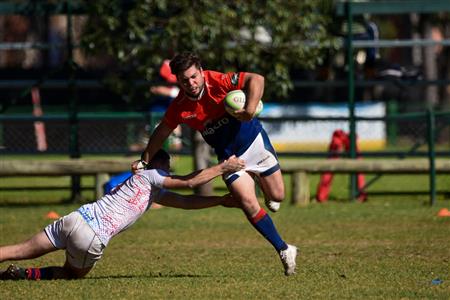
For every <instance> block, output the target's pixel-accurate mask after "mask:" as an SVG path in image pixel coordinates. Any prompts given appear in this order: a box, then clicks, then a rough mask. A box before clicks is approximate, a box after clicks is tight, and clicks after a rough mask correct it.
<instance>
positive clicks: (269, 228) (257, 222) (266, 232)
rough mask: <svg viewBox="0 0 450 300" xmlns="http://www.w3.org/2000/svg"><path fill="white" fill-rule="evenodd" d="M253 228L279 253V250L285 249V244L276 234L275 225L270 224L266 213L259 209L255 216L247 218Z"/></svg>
mask: <svg viewBox="0 0 450 300" xmlns="http://www.w3.org/2000/svg"><path fill="white" fill-rule="evenodd" d="M248 219H249V221H250V223H252V225H253V227H255V228H256V230H258V232H259V233H261V234H262V235H263V236H264V237H265V238H266V240H268V241H269V242H270V243H271V244H272V246H273V247H274V248H275V249H276V250H277V252H280V251H281V250H286V249H287V247H288V246H287V244H286V243H285V242H284V241H283V240H282V239H281V237H280V235H279V234H278V231H277V229H276V228H275V225H274V224H273V222H272V218H271V217H270V216H269V215H268V214H267V213H266V211H265V210H264V209H263V208H261V209H260V210H259V212H258V213H257V214H256V216H254V217H251V218H248Z"/></svg>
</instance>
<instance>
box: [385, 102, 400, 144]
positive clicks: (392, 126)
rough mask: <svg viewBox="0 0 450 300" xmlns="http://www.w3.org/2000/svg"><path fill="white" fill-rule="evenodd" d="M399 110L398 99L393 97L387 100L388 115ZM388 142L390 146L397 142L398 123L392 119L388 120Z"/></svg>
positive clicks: (392, 114)
mask: <svg viewBox="0 0 450 300" xmlns="http://www.w3.org/2000/svg"><path fill="white" fill-rule="evenodd" d="M397 112H398V104H397V100H395V99H392V100H390V101H388V102H387V115H388V117H391V116H394V115H396V114H397ZM386 129H387V142H388V145H389V146H393V145H395V144H397V123H396V121H394V120H392V119H388V121H387V128H386Z"/></svg>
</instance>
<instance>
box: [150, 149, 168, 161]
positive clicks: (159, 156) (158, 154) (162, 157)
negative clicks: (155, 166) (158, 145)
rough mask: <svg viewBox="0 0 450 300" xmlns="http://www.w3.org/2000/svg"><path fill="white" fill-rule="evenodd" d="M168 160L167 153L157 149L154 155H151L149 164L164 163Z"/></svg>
mask: <svg viewBox="0 0 450 300" xmlns="http://www.w3.org/2000/svg"><path fill="white" fill-rule="evenodd" d="M166 160H170V155H169V153H167V151H166V150H164V149H159V150H158V151H157V152H156V153H155V155H153V158H152V159H151V160H150V164H151V163H154V162H160V161H166Z"/></svg>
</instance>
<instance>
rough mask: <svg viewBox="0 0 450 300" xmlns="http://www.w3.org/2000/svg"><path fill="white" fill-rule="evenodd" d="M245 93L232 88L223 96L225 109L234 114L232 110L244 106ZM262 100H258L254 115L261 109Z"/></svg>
mask: <svg viewBox="0 0 450 300" xmlns="http://www.w3.org/2000/svg"><path fill="white" fill-rule="evenodd" d="M245 101H246V97H245V93H244V92H243V91H242V90H234V91H231V92H229V93H228V94H227V95H226V96H225V100H224V105H225V110H226V111H227V112H228V113H229V114H230V115H232V116H234V111H236V110H239V109H241V108H243V107H244V106H245ZM263 107H264V105H263V102H262V101H261V100H259V103H258V106H257V107H256V111H255V116H257V115H259V114H260V113H261V111H262V110H263Z"/></svg>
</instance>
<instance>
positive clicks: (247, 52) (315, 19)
mask: <svg viewBox="0 0 450 300" xmlns="http://www.w3.org/2000/svg"><path fill="white" fill-rule="evenodd" d="M86 5H87V7H88V9H89V14H90V16H91V17H90V18H89V20H88V24H87V27H86V30H85V32H84V35H83V41H82V45H83V47H84V49H85V50H86V51H87V53H90V54H93V55H105V54H107V55H109V56H110V57H112V58H114V60H115V61H116V62H117V67H118V70H117V71H116V72H115V75H114V78H115V79H114V80H125V81H127V80H128V81H129V80H133V79H145V80H148V81H152V80H154V79H155V78H156V74H157V70H158V67H159V65H160V63H161V62H162V60H163V59H165V58H171V57H172V56H173V55H174V54H175V53H177V52H181V51H184V50H190V51H195V52H197V53H199V54H200V55H201V57H202V59H203V64H204V67H205V68H206V69H214V70H220V71H231V70H244V71H251V72H257V73H260V74H263V75H264V76H266V80H267V82H268V84H267V85H266V86H267V88H266V98H267V99H270V98H271V97H275V98H276V99H283V98H285V97H287V96H288V94H289V92H290V90H291V89H292V87H293V85H292V82H291V76H290V74H291V72H292V71H293V70H295V69H298V68H312V67H314V66H316V65H317V64H320V63H321V62H322V57H323V55H324V53H325V49H326V48H327V47H328V46H329V45H330V43H332V39H331V38H330V36H329V34H328V32H327V30H326V28H327V26H328V25H329V24H330V21H331V12H332V1H331V0H321V1H317V0H304V1H293V0H292V1H281V0H272V1H212V0H201V1H188V0H180V1H164V0H158V1H155V0H136V1H108V0H98V1H86ZM312 43H313V44H315V46H314V47H311V44H312ZM114 80H113V82H114ZM115 85H116V87H118V88H119V89H121V88H122V89H125V87H126V86H128V87H129V86H130V84H129V83H128V84H115ZM128 92H130V93H132V91H128Z"/></svg>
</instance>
